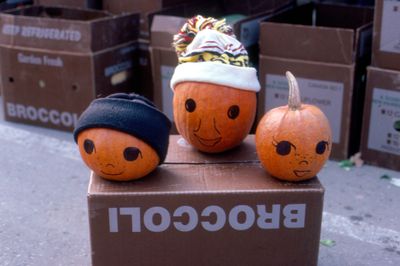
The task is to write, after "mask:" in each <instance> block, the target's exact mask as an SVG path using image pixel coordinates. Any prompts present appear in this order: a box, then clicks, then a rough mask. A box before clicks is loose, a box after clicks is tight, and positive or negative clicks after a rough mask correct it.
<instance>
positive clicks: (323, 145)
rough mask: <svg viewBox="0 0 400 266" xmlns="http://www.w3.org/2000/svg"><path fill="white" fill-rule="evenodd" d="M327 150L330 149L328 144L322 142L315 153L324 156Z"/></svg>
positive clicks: (318, 144)
mask: <svg viewBox="0 0 400 266" xmlns="http://www.w3.org/2000/svg"><path fill="white" fill-rule="evenodd" d="M327 148H328V142H326V141H320V142H318V143H317V146H316V147H315V152H316V153H317V154H323V153H324V152H325V151H326V149H327Z"/></svg>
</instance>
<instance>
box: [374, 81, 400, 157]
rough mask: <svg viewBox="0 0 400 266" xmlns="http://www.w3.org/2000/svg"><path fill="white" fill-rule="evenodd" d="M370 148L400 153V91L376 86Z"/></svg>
mask: <svg viewBox="0 0 400 266" xmlns="http://www.w3.org/2000/svg"><path fill="white" fill-rule="evenodd" d="M368 148H369V149H372V150H377V151H383V152H388V153H392V154H396V155H400V92H397V91H391V90H386V89H380V88H374V90H373V94H372V103H371V118H370V121H369V133H368Z"/></svg>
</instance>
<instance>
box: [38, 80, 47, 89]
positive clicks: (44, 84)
mask: <svg viewBox="0 0 400 266" xmlns="http://www.w3.org/2000/svg"><path fill="white" fill-rule="evenodd" d="M39 87H40V88H42V89H43V88H44V87H46V82H45V81H44V80H42V79H41V80H39Z"/></svg>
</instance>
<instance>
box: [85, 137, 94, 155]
mask: <svg viewBox="0 0 400 266" xmlns="http://www.w3.org/2000/svg"><path fill="white" fill-rule="evenodd" d="M83 148H84V149H85V152H86V153H87V154H92V153H93V151H94V142H93V141H92V140H90V139H85V141H84V142H83Z"/></svg>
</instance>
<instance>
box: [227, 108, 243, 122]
mask: <svg viewBox="0 0 400 266" xmlns="http://www.w3.org/2000/svg"><path fill="white" fill-rule="evenodd" d="M239 113H240V108H239V106H237V105H232V106H231V107H229V109H228V117H229V118H230V119H235V118H236V117H238V116H239Z"/></svg>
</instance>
